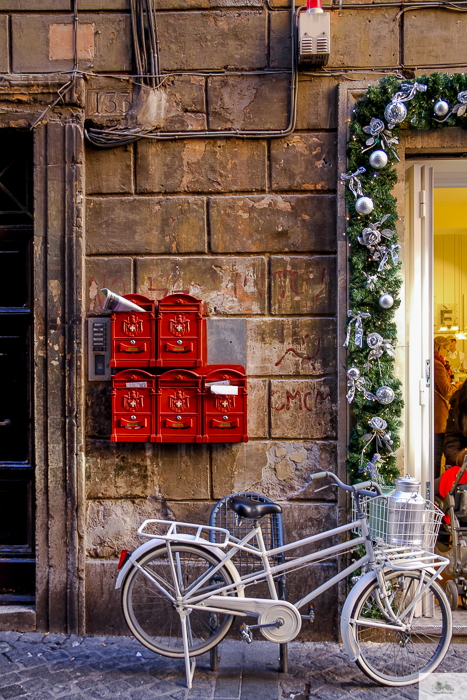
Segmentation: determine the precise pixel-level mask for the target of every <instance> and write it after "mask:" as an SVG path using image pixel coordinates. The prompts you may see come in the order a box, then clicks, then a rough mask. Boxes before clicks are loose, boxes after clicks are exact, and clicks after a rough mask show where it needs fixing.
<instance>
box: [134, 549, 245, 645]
mask: <svg viewBox="0 0 467 700" xmlns="http://www.w3.org/2000/svg"><path fill="white" fill-rule="evenodd" d="M170 547H171V551H172V556H173V559H174V564H175V567H176V570H177V573H178V585H179V587H180V592H181V593H182V594H183V593H184V592H185V591H186V590H187V589H188V588H189V587H190V586H193V585H194V584H195V582H196V581H198V580H199V579H200V578H201V577H202V576H204V575H206V574H208V573H209V571H210V570H212V569H214V567H215V566H216V565H217V564H218V563H219V560H218V559H217V558H216V557H215V556H214V555H213V554H211V553H209V552H206V551H205V550H202V549H200V548H198V547H195V546H193V545H189V544H187V545H181V544H171V545H170ZM137 564H138V565H139V566H140V567H142V569H144V570H145V571H146V572H147V573H148V574H150V575H151V576H152V577H153V578H154V579H155V580H156V581H157V582H158V584H159V586H161V588H162V589H164V590H165V591H166V592H167V593H168V594H169V595H166V594H165V593H164V592H163V590H161V589H160V588H158V587H157V586H156V585H155V584H154V583H152V582H151V581H150V580H149V579H148V578H147V577H146V576H145V575H144V573H143V572H142V571H141V570H140V569H138V568H136V567H133V568H132V569H130V571H129V573H128V575H127V577H126V579H125V581H124V583H123V588H122V607H123V614H124V616H125V620H126V623H127V625H128V627H129V628H130V630H131V632H132V633H133V634H134V636H135V637H136V638H137V639H138V640H139V641H140V642H141V643H142V644H144V646H146V647H148V649H151V650H152V651H155V652H156V653H157V654H162V655H163V656H170V657H172V658H183V640H182V627H181V622H180V615H179V614H178V612H177V610H176V608H175V605H174V604H173V603H172V601H171V600H170V598H169V596H172V597H174V595H175V584H174V580H173V576H172V569H171V567H170V563H169V558H168V552H167V547H166V545H162V546H160V547H158V548H157V549H155V550H151V551H150V552H148V553H146V554H144V555H143V556H142V557H141V558H140V559H139V560H138V561H137ZM230 583H233V581H232V577H231V575H230V573H229V572H228V570H227V569H226V568H225V567H222V568H221V569H219V571H217V572H216V573H215V574H214V575H213V577H212V578H211V579H209V582H208V586H209V590H210V591H211V592H212V593H215V591H216V589H219V588H221V587H223V586H226V585H228V584H230ZM204 589H205V587H204V588H202V589H199V590H198V591H197V593H198V594H200V595H201V593H202V592H203V590H204ZM231 595H234V592H232V593H231ZM233 619H234V616H233V615H225V614H223V613H212V612H209V611H207V610H196V609H195V610H192V612H191V613H190V614H189V615H188V617H187V627H188V645H189V653H190V656H198V655H199V654H204V653H205V652H206V651H209V649H212V647H214V646H216V645H217V644H219V642H220V641H222V639H223V638H224V637H225V635H226V634H227V632H228V631H229V629H230V626H231V625H232V622H233Z"/></svg>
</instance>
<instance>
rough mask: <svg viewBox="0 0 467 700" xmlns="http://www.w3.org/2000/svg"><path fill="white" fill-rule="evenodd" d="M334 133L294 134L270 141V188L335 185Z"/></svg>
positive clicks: (330, 186) (293, 188) (330, 187)
mask: <svg viewBox="0 0 467 700" xmlns="http://www.w3.org/2000/svg"><path fill="white" fill-rule="evenodd" d="M336 144H337V140H336V135H335V134H331V133H326V132H322V133H314V134H294V135H293V136H288V137H287V138H286V139H278V140H274V141H272V143H271V180H272V189H273V190H301V191H306V190H332V189H335V188H336V156H337V151H336Z"/></svg>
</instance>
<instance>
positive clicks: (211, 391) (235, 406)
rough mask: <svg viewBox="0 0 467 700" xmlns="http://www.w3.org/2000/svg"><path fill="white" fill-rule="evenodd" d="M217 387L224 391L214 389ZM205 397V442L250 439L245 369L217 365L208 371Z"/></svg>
mask: <svg viewBox="0 0 467 700" xmlns="http://www.w3.org/2000/svg"><path fill="white" fill-rule="evenodd" d="M207 369H209V367H208V368H207ZM242 369H243V368H242ZM216 387H217V391H218V392H222V393H215V392H216ZM203 398H204V402H203V442H248V435H247V386H246V377H245V373H244V372H243V371H241V370H239V369H230V368H228V367H221V368H219V367H217V368H216V369H213V370H212V371H211V372H207V373H206V374H205V376H204V377H203Z"/></svg>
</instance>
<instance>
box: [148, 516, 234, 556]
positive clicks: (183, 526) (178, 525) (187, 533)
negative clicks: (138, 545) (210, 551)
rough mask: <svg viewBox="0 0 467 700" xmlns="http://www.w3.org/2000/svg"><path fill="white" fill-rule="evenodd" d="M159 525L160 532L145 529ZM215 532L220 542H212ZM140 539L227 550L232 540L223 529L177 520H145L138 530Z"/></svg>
mask: <svg viewBox="0 0 467 700" xmlns="http://www.w3.org/2000/svg"><path fill="white" fill-rule="evenodd" d="M152 524H155V525H159V526H165V527H158V528H157V530H161V531H162V534H161V533H159V532H145V528H146V527H147V526H149V525H152ZM212 531H215V532H216V533H219V535H220V536H221V537H220V538H219V539H220V540H221V541H219V542H215V543H213V542H211V541H210V540H209V533H210V532H212ZM203 534H204V536H203ZM138 535H139V536H140V537H153V538H154V539H158V540H166V541H169V542H183V541H185V542H190V543H191V544H202V545H204V546H206V547H220V548H221V549H225V548H226V547H227V544H228V542H229V539H230V533H229V531H228V530H226V529H225V528H223V527H214V526H212V525H194V524H193V523H183V522H178V521H176V520H156V519H151V520H145V521H144V523H143V524H142V525H141V526H140V528H139V529H138Z"/></svg>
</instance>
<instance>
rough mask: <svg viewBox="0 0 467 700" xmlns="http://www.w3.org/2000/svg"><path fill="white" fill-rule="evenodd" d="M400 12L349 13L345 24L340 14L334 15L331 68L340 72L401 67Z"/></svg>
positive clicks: (371, 10) (378, 10) (347, 12)
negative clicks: (398, 17)
mask: <svg viewBox="0 0 467 700" xmlns="http://www.w3.org/2000/svg"><path fill="white" fill-rule="evenodd" d="M397 12H398V9H397V8H395V9H392V8H387V9H386V8H385V9H383V8H381V9H379V8H371V9H368V10H358V9H356V10H346V11H345V20H344V21H342V20H343V17H339V13H338V12H337V11H333V12H331V55H330V57H329V64H328V65H329V66H335V67H339V68H346V67H348V66H361V67H364V68H383V67H392V66H397V63H398V60H399V26H400V20H399V19H397V18H396V15H397ZM404 26H405V25H404ZM404 31H405V30H404Z"/></svg>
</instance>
